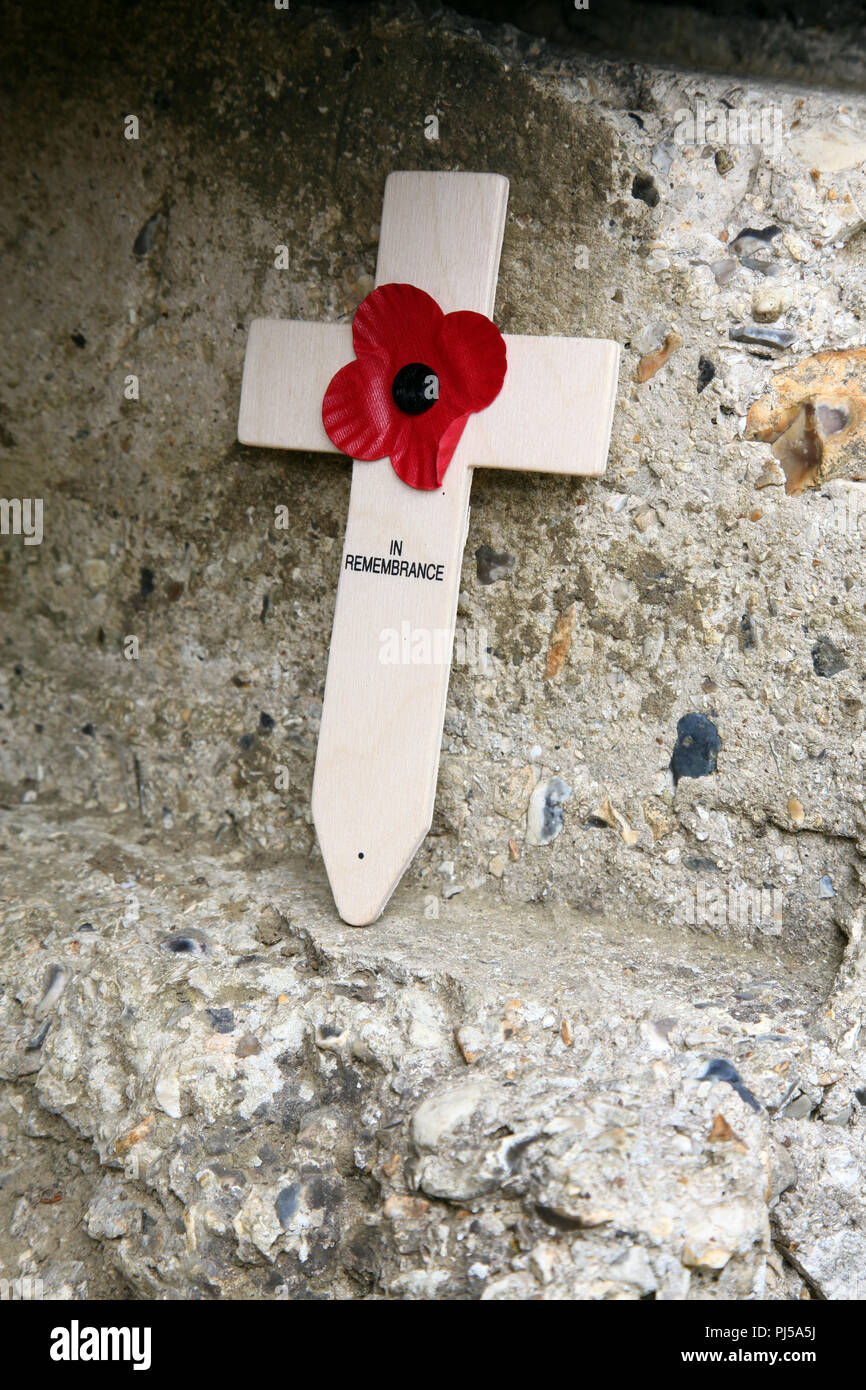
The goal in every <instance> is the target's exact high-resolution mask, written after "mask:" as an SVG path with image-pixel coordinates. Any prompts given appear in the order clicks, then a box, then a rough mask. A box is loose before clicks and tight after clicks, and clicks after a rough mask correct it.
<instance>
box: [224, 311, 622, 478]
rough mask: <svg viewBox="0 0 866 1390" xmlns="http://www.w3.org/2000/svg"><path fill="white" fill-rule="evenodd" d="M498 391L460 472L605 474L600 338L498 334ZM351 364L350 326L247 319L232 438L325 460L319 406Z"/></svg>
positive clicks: (472, 433) (611, 391) (607, 397)
mask: <svg viewBox="0 0 866 1390" xmlns="http://www.w3.org/2000/svg"><path fill="white" fill-rule="evenodd" d="M505 345H506V352H507V355H508V369H507V373H506V377H505V385H504V386H503V388H502V391H501V392H500V394H499V396H497V398H496V400H495V401H494V402H493V404H492V405H490V406H488V407H487V409H486V410H483V411H480V412H479V413H478V414H476V415H471V416H470V417H469V421H468V423H467V425H466V429H465V431H464V433H463V435H462V437H461V440H460V444H459V446H458V447H459V451H460V456H461V459H462V460H463V461H464V463H465V464H466V466H468V467H473V468H512V469H522V470H526V471H532V472H538V473H574V474H583V475H587V476H595V475H598V474H600V473H603V472H604V467H605V462H606V460H607V451H608V445H609V443H610V431H611V424H612V420H613V409H614V400H615V395H616V382H617V370H618V367H619V355H620V349H619V344H618V343H613V342H608V341H606V340H604V339H601V338H544V337H538V338H536V337H522V336H520V337H518V336H514V335H509V334H506V335H505ZM353 357H354V351H353V347H352V326H351V324H347V323H346V324H343V323H302V322H300V321H298V320H293V319H255V320H254V321H253V322H252V323H251V325H250V334H249V344H248V347H247V355H246V360H245V363H244V379H243V387H242V391H241V406H240V415H239V418H238V439H239V440H240V442H241V443H242V444H257V445H260V446H262V447H264V448H269V449H300V450H309V451H312V452H327V453H333V452H334V446H333V444H332V443H331V441H330V440H329V438H328V436H327V435H326V433H325V430H324V426H323V425H322V400H323V398H324V395H325V391H326V390H327V387H328V383H329V382H330V380H331V378H332V377H333V376H334V375H335V373H336V372H338V371H339V370H340V368H341V367H343V366H345V365H346V363H347V362H351V361H352V359H353Z"/></svg>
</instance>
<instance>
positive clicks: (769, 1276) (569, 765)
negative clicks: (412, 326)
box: [0, 3, 866, 1299]
mask: <svg viewBox="0 0 866 1390" xmlns="http://www.w3.org/2000/svg"><path fill="white" fill-rule="evenodd" d="M54 9H55V10H56V21H54V20H53V21H52V25H51V26H44V25H43V24H42V23H41V21H40V20H39V17H38V15H36V14H32V15H29V16H28V15H27V14H22V15H19V16H18V18H17V19H16V20H14V21H13V24H12V28H11V33H10V37H9V38H8V39H7V54H6V62H5V64H4V76H3V83H2V92H0V95H2V102H3V107H4V126H5V129H6V130H7V132H8V138H7V139H5V140H4V142H3V146H2V150H0V165H2V178H3V186H4V189H5V194H6V196H5V198H4V200H3V202H4V207H3V211H2V215H0V217H2V262H3V274H2V296H3V308H4V316H5V333H4V352H3V359H4V360H3V374H2V383H0V443H2V449H3V462H2V475H0V478H2V483H0V492H2V495H3V497H4V498H7V499H9V498H41V499H44V538H43V540H42V543H41V544H39V545H27V544H25V543H24V537H23V536H22V535H15V534H9V535H3V536H2V538H0V624H2V628H0V662H2V665H0V798H2V804H3V821H2V825H0V858H2V863H3V868H2V881H0V903H2V916H3V921H2V928H0V931H2V947H0V981H2V984H0V989H2V994H0V1074H2V1076H3V1078H4V1089H3V1095H2V1106H0V1144H2V1150H0V1153H2V1158H0V1213H2V1218H0V1265H2V1268H0V1277H5V1278H9V1279H11V1278H20V1277H33V1278H40V1279H42V1281H43V1284H44V1287H45V1290H46V1293H47V1294H48V1296H55V1297H69V1296H73V1297H91V1298H103V1297H111V1296H113V1295H116V1294H117V1292H118V1291H119V1290H122V1291H124V1292H125V1294H126V1295H127V1296H137V1297H146V1298H153V1297H172V1298H209V1297H215V1296H226V1297H238V1298H255V1297H288V1298H295V1297H300V1298H397V1299H415V1298H425V1299H428V1298H446V1299H470V1298H485V1299H530V1298H541V1299H562V1298H590V1299H600V1298H625V1299H629V1298H653V1297H655V1298H666V1299H686V1298H687V1299H749V1298H761V1297H769V1298H774V1299H791V1298H808V1297H817V1298H830V1299H853V1298H857V1297H862V1296H864V1293H866V1225H864V1221H866V1195H864V1194H866V1160H864V1152H863V1132H864V1131H863V1125H864V1106H866V1063H864V1054H863V1034H862V1025H863V1015H864V973H863V970H864V967H863V956H862V938H863V920H864V885H866V809H864V807H866V800H864V798H866V784H864V755H866V733H864V714H863V712H864V699H866V696H864V680H866V574H864V567H863V562H862V546H863V539H864V536H866V433H864V430H866V425H864V407H863V399H864V368H863V349H864V343H866V330H864V321H866V290H864V285H866V278H864V245H866V235H864V227H866V173H864V166H866V101H864V100H863V98H862V97H859V96H858V95H856V93H852V91H851V90H845V91H837V92H834V91H831V90H820V89H819V88H811V87H809V86H805V85H799V86H794V85H791V86H785V85H784V84H780V83H778V82H775V81H774V80H772V79H771V78H770V77H761V78H760V80H758V79H748V80H746V79H736V78H732V77H726V76H725V75H724V74H718V75H711V76H706V75H696V74H694V73H689V72H688V71H687V70H685V68H682V69H679V70H677V69H673V68H651V67H648V66H642V65H639V64H637V65H636V64H624V63H617V62H615V61H608V60H604V59H602V58H599V57H595V56H586V55H581V54H580V53H577V52H576V51H574V50H573V49H570V48H569V47H568V46H567V45H565V44H564V43H563V44H562V45H561V46H557V45H555V44H554V45H545V44H544V42H542V41H541V40H535V39H530V38H528V37H527V36H526V35H525V34H523V33H521V32H519V31H517V30H516V29H511V28H508V27H504V28H498V29H497V28H493V27H491V26H489V25H486V24H484V23H482V22H480V21H479V22H476V21H468V20H463V19H460V18H458V17H456V16H455V15H453V14H450V13H448V12H442V11H440V10H436V11H434V10H432V9H429V8H428V9H423V10H422V9H414V8H412V7H409V6H400V7H384V6H375V7H366V6H357V7H352V8H351V9H349V10H335V11H333V12H332V11H329V10H327V9H313V8H302V7H300V6H297V7H292V8H291V10H290V11H288V12H285V11H277V10H274V11H273V12H271V11H270V10H269V9H268V8H267V7H256V10H255V13H252V12H250V13H248V12H247V11H246V9H245V8H244V7H241V6H234V5H232V4H229V3H225V4H222V5H215V6H208V7H198V6H195V5H193V4H192V3H189V4H183V5H182V4H178V5H174V6H172V7H166V8H165V9H161V8H159V7H156V8H155V9H152V10H148V11H147V17H146V20H145V11H144V7H141V6H131V7H127V8H125V9H123V10H120V11H117V12H116V13H115V12H114V11H113V10H112V9H110V8H109V7H104V8H100V7H98V6H95V5H94V6H90V7H85V11H84V18H83V19H82V12H81V7H73V6H71V5H65V4H63V5H58V6H56V7H54ZM52 14H54V10H53V11H52ZM810 42H811V43H812V45H813V47H812V49H811V50H810V52H811V53H812V58H811V59H810V63H811V67H810V73H811V75H812V76H814V73H815V62H816V60H815V57H814V54H815V52H818V51H819V49H820V40H819V39H818V38H816V37H815V36H814V35H813V36H812V39H811V40H810ZM804 51H805V50H804ZM849 75H850V73H849ZM799 76H800V78H802V76H803V74H802V73H800V74H799ZM700 112H703V113H704V115H703V117H702V118H701V119H700V120H699V119H698V116H699V113H700ZM731 112H733V113H734V115H733V116H731V115H730V113H731ZM726 113H727V114H726ZM743 113H745V116H744V118H743V119H744V121H745V125H742V126H741V125H740V124H738V121H739V117H740V116H741V115H743ZM130 114H135V115H137V116H138V118H139V138H138V139H137V140H130V139H126V138H125V136H124V130H125V118H126V117H128V116H129V115H130ZM431 115H435V116H436V117H437V119H438V122H439V127H438V139H437V140H431V139H428V138H427V137H426V135H425V129H426V130H427V131H428V133H429V129H430V127H429V123H428V121H427V118H428V117H429V116H431ZM750 123H751V124H750ZM746 128H748V130H749V132H750V134H749V136H748V137H744V134H743V132H744V130H745V129H746ZM399 168H418V169H426V168H429V169H479V170H494V171H497V172H501V173H505V174H507V175H508V176H509V178H510V180H511V196H510V202H509V212H508V223H507V229H506V236H505V245H504V250H503V257H502V266H501V272H500V279H499V288H498V295H497V308H496V320H497V323H498V324H499V326H500V327H501V328H502V329H503V330H504V331H507V332H524V333H533V332H535V333H543V332H550V333H568V334H576V335H580V334H585V335H591V336H604V337H611V338H616V339H617V340H619V341H620V342H621V343H622V344H623V345H624V352H623V365H622V373H621V379H620V392H619V397H618V403H617V411H616V420H615V426H614V436H613V441H612V445H611V454H610V461H609V466H608V470H607V473H606V475H605V476H604V478H602V479H597V480H580V479H567V478H553V477H545V478H542V477H540V476H538V475H533V474H531V473H527V474H525V475H517V474H515V475H512V476H505V475H497V474H496V473H495V472H484V473H480V474H479V475H478V477H477V479H476V481H475V482H474V485H473V494H472V517H471V525H470V532H469V539H468V543H467V547H466V556H465V562H464V580H463V592H462V594H461V600H460V609H459V615H458V624H459V627H458V654H459V653H460V652H461V651H462V653H463V655H464V658H465V657H466V655H467V653H468V655H469V657H471V659H463V660H462V661H461V660H458V661H457V662H456V663H455V666H454V669H453V673H452V679H451V687H450V693H449V700H448V709H447V715H446V724H445V734H444V740H443V757H442V765H441V772H440V782H439V788H438V793H437V803H436V806H437V809H436V817H435V821H434V825H433V829H432V832H431V834H430V836H429V837H428V839H427V841H426V843H425V845H424V846H423V847H422V849H421V851H420V852H419V854H418V856H417V858H416V860H415V862H414V864H413V865H412V867H411V869H410V870H409V872H408V873H407V875H406V878H405V880H404V882H403V884H402V885H401V887H400V889H399V890H398V892H397V894H396V895H395V897H394V899H393V901H392V904H391V906H390V907H389V908H388V909H387V911H386V913H385V915H384V917H383V918H382V919H381V920H380V921H379V922H378V923H377V924H376V925H375V926H373V927H371V928H368V929H364V930H354V929H351V928H349V927H346V926H345V925H343V924H342V923H340V921H339V919H338V918H337V917H336V914H335V913H334V910H333V907H332V904H331V900H330V895H329V892H328V888H327V882H326V880H325V877H324V872H323V868H322V865H321V860H320V858H319V856H318V853H317V850H316V847H315V842H314V836H313V831H312V826H311V822H310V815H309V794H310V783H311V778H312V768H313V760H314V756H315V745H316V735H317V728H318V719H319V715H320V710H321V699H322V689H323V682H324V676H325V668H326V661H327V650H328V638H329V633H330V623H331V614H332V606H333V595H334V591H335V587H336V580H337V573H338V566H339V563H340V555H341V537H342V533H343V527H344V522H345V515H346V508H347V502H348V486H349V469H350V465H349V464H348V462H347V461H346V460H343V459H338V458H337V457H327V456H316V457H314V456H305V455H301V454H293V453H285V454H282V453H277V452H269V451H259V450H252V449H246V448H243V447H241V446H239V445H238V444H237V443H236V442H235V439H234V430H235V423H236V416H237V405H238V396H239V387H240V375H241V367H242V361H243V352H244V344H245V337H246V328H247V325H248V323H249V321H250V319H251V318H252V317H255V316H257V315H262V314H266V315H272V316H281V315H285V316H290V315H291V316H296V317H302V318H310V319H312V318H317V319H330V320H337V319H346V320H348V319H349V318H350V317H351V315H352V313H353V312H354V309H355V307H356V306H357V304H358V303H359V302H360V300H361V299H362V298H363V296H364V295H365V294H366V293H367V292H368V290H369V289H370V288H371V287H372V277H373V272H374V268H375V256H376V245H377V234H378V219H379V214H380V206H381V197H382V189H383V185H384V180H385V177H386V175H387V174H388V173H389V172H390V171H391V170H392V169H399ZM744 229H749V230H748V234H746V235H743V233H744ZM756 233H757V234H760V235H756ZM280 246H285V247H287V248H288V257H287V259H288V266H287V268H286V269H277V268H276V266H275V259H276V258H277V248H278V247H280ZM732 335H733V336H732ZM774 335H775V337H774ZM801 364H805V365H801ZM130 376H135V377H137V379H138V399H134V398H133V399H129V398H127V396H125V390H128V387H129V378H130ZM282 506H285V507H287V508H288V512H289V525H288V527H287V528H282V527H280V526H278V525H277V521H276V518H277V515H278V513H277V511H276V509H277V508H279V507H282ZM476 552H477V558H476ZM133 637H134V638H135V639H137V656H136V655H135V654H134V653H133V648H132V646H131V644H130V638H133ZM488 649H489V650H488ZM684 721H685V722H684ZM563 783H564V784H565V791H566V792H568V793H569V794H568V795H567V796H566V795H564V793H563V791H562V790H561V787H562V784H563ZM548 784H551V787H548ZM531 805H534V806H535V808H536V811H531V809H530V808H531ZM545 805H547V807H548V810H550V809H551V808H553V811H555V814H551V816H549V817H548V820H549V822H550V827H552V831H553V833H552V834H548V833H538V825H543V824H544V823H545V817H544V814H543V813H544V808H545ZM539 807H540V811H539ZM536 813H538V814H536ZM534 817H535V818H534ZM560 822H561V829H560V828H559V826H560ZM58 1194H59V1195H58Z"/></svg>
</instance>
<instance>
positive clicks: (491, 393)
mask: <svg viewBox="0 0 866 1390" xmlns="http://www.w3.org/2000/svg"><path fill="white" fill-rule="evenodd" d="M437 345H438V347H439V349H440V352H441V353H442V355H443V356H444V357H445V358H446V361H445V362H443V363H442V368H441V371H442V375H441V376H440V383H441V386H440V393H441V394H440V399H441V398H442V396H445V398H446V399H447V401H448V404H449V405H452V404H453V407H454V411H455V413H457V414H460V415H464V414H468V413H470V412H472V411H475V410H484V408H485V406H488V405H489V404H490V402H491V401H493V400H495V399H496V397H497V396H498V395H499V392H500V391H501V390H502V383H503V381H504V380H505V368H506V354H505V339H504V338H503V337H502V334H501V333H500V332H499V329H498V328H497V327H496V324H495V323H491V321H490V319H488V318H485V317H484V315H483V314H474V313H472V311H471V310H469V309H462V310H458V311H457V312H456V313H454V314H446V315H445V317H444V319H443V320H442V324H441V326H440V328H439V333H438V335H437Z"/></svg>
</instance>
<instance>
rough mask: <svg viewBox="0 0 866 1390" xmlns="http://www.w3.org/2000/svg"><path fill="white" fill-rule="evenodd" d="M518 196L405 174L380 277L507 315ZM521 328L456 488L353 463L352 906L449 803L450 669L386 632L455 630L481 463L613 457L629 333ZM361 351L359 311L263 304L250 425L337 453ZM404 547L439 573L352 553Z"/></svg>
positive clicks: (342, 896) (246, 422) (347, 847)
mask: <svg viewBox="0 0 866 1390" xmlns="http://www.w3.org/2000/svg"><path fill="white" fill-rule="evenodd" d="M507 200H508V180H507V179H506V178H504V177H502V176H501V175H499V174H470V173H394V174H391V175H390V176H389V178H388V180H387V182H386V185H385V200H384V206H383V210H382V227H381V233H380V238H379V257H378V262H377V266H376V284H377V286H378V285H383V284H387V283H388V282H391V281H397V282H403V283H408V284H411V285H415V286H417V287H418V288H419V289H422V290H426V291H427V293H428V294H430V295H432V296H433V298H434V299H435V300H436V301H437V303H438V304H439V305H440V307H441V309H442V310H443V312H444V313H446V314H447V313H450V312H452V311H453V310H459V309H472V310H475V311H476V312H478V313H482V314H485V315H487V316H488V317H491V316H492V314H493V304H494V297H495V291H496V278H497V273H498V269H499V256H500V252H501V249H502V236H503V232H504V229H505V207H506V203H507ZM505 343H506V349H507V354H508V367H507V373H506V377H505V384H504V386H503V388H502V391H501V392H500V394H499V396H498V397H497V398H496V400H494V401H493V403H492V405H490V406H488V408H487V409H486V410H483V411H480V412H479V413H478V414H475V415H471V416H470V417H469V421H468V423H467V425H466V428H465V430H464V432H463V434H462V436H461V439H460V442H459V444H458V445H457V450H456V452H455V454H454V457H453V459H452V461H451V464H450V466H449V468H448V471H447V472H446V474H445V477H444V479H443V482H442V485H441V487H440V488H438V489H436V490H434V491H421V490H418V489H416V488H412V487H409V486H407V484H406V483H404V482H403V481H402V480H401V479H400V478H399V477H398V476H397V474H396V473H395V472H394V470H393V468H392V467H391V463H390V460H389V459H387V458H385V459H381V460H379V461H378V462H375V463H364V462H356V463H354V465H353V468H352V490H351V495H350V499H349V515H348V519H347V523H346V539H345V548H344V552H343V560H342V564H341V569H340V581H339V585H338V588H337V600H336V606H335V610H334V626H333V631H332V634H331V650H330V656H329V659H328V673H327V679H326V683H325V698H324V705H323V709H322V722H321V730H320V733H319V745H318V752H317V755H316V768H315V773H314V778H313V801H312V810H313V822H314V824H315V827H316V832H317V834H318V839H319V846H320V848H321V852H322V857H323V859H324V862H325V868H326V870H327V873H328V878H329V880H330V884H331V889H332V891H333V894H334V900H335V902H336V905H337V910H338V911H339V913H340V916H341V917H342V918H343V919H344V920H345V921H346V922H349V923H351V924H353V925H356V926H362V925H366V924H367V923H369V922H373V921H375V919H376V918H377V917H378V916H379V914H380V913H381V911H382V909H383V908H384V906H385V904H386V903H387V901H388V899H389V898H390V896H391V894H392V893H393V891H394V889H395V888H396V886H397V884H398V883H399V881H400V879H401V878H402V876H403V873H404V872H405V870H406V869H407V868H408V866H409V864H410V863H411V861H412V858H413V857H414V855H415V852H416V851H417V849H418V847H419V845H420V844H421V842H422V840H423V839H424V837H425V835H426V834H427V831H428V830H429V828H430V823H431V821H432V818H433V802H434V797H435V793H436V776H437V772H438V767H439V750H440V744H441V740H442V727H443V723H444V719H445V700H446V696H447V693H448V674H449V669H448V666H447V665H446V664H429V665H420V664H413V663H411V662H410V663H407V664H385V663H383V660H382V641H383V634H384V633H386V632H388V631H396V632H402V631H405V630H406V629H405V628H404V627H403V626H402V625H403V624H404V623H407V622H408V624H409V630H410V631H417V630H420V631H424V632H428V633H431V634H432V633H439V632H441V631H442V630H443V629H445V630H447V631H448V632H450V634H451V638H452V640H453V636H454V628H455V622H456V614H457V599H458V593H459V589H460V567H461V561H462V556H463V546H464V543H465V540H466V534H467V530H468V526H469V489H470V485H471V480H472V469H473V468H485V467H486V468H515V469H517V468H519V469H532V470H535V471H538V472H543V473H573V474H585V475H598V474H600V473H603V472H604V468H605V464H606V461H607V451H608V445H609V443H610V432H611V425H612V419H613V408H614V399H615V393H616V382H617V369H618V365H619V345H618V344H617V343H613V342H605V341H602V340H600V339H580V338H545V337H513V336H509V335H505ZM353 356H354V353H353V347H352V327H351V324H348V323H338V324H328V323H323V324H320V323H301V322H296V321H290V320H283V319H256V320H254V322H253V323H251V325H250V334H249V342H248V345H247V353H246V360H245V363H244V376H243V388H242V392H241V406H240V416H239V420H238V438H239V440H240V441H241V443H242V444H258V445H262V446H264V447H265V448H271V449H300V450H311V451H324V452H331V453H333V452H334V446H333V445H332V444H331V442H330V440H329V439H328V436H327V435H326V433H325V430H324V427H323V425H322V413H321V412H322V400H323V397H324V395H325V391H326V389H327V387H328V384H329V382H330V381H331V378H332V377H333V376H334V375H335V373H336V372H337V371H338V370H339V369H340V368H341V367H342V366H344V365H345V364H346V363H347V362H350V361H352V359H353ZM395 543H396V546H398V547H400V549H399V551H397V552H395V548H394V547H395ZM394 553H399V554H401V555H402V557H403V558H405V559H408V560H409V561H410V562H414V561H418V562H421V563H422V564H425V565H435V566H441V567H442V569H441V571H439V573H441V575H442V578H441V580H439V581H433V582H426V581H424V580H419V579H417V578H405V579H404V578H401V577H394V576H393V575H390V574H388V575H386V576H383V575H382V574H379V573H373V572H371V571H370V570H369V569H368V570H367V571H366V572H364V571H363V569H357V568H355V567H354V564H355V562H354V561H353V560H349V567H347V557H354V556H358V555H362V556H373V557H375V556H384V557H387V556H389V555H392V554H394ZM428 572H431V573H432V571H428Z"/></svg>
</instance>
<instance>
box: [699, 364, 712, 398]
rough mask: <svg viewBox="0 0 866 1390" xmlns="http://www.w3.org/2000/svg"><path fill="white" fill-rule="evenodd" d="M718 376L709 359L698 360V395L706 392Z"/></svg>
mask: <svg viewBox="0 0 866 1390" xmlns="http://www.w3.org/2000/svg"><path fill="white" fill-rule="evenodd" d="M715 374H716V369H715V367H714V366H713V364H712V362H711V361H710V359H709V357H699V358H698V395H700V394H701V392H702V391H705V390H706V388H707V387H708V386H709V384H710V382H711V381H712V379H713V377H714V376H715Z"/></svg>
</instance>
